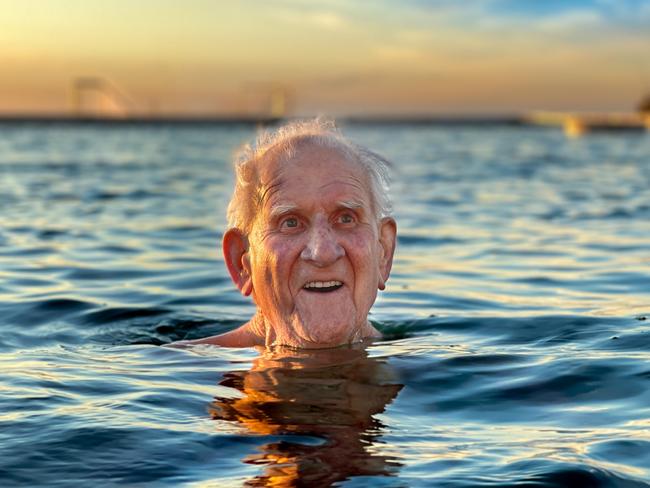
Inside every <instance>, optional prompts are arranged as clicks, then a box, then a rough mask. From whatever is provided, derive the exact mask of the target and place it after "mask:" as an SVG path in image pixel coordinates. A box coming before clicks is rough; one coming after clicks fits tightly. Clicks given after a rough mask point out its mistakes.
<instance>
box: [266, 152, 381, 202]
mask: <svg viewBox="0 0 650 488" xmlns="http://www.w3.org/2000/svg"><path fill="white" fill-rule="evenodd" d="M311 149H312V148H309V150H307V149H305V150H303V151H301V152H300V153H298V154H296V155H294V157H292V158H287V159H280V158H277V159H275V160H274V161H270V162H268V163H267V164H266V165H265V167H264V171H262V174H261V178H260V188H259V194H260V197H261V198H260V200H261V201H260V203H262V204H263V205H265V206H266V205H268V204H272V203H275V202H277V201H278V200H283V199H285V197H287V196H288V195H287V194H291V193H299V194H300V193H302V190H303V189H304V190H306V188H304V187H303V186H302V185H298V184H297V182H302V183H303V184H304V185H308V186H309V187H310V188H311V189H316V190H318V191H319V192H324V193H327V192H328V191H329V190H332V191H334V192H342V193H345V194H347V195H348V197H347V198H346V200H355V201H358V202H362V201H363V200H366V199H367V198H368V197H369V192H370V188H369V181H368V176H367V175H366V174H365V173H364V172H363V171H362V168H361V167H360V165H359V164H358V163H356V162H354V161H350V158H349V157H348V156H347V155H346V154H344V153H342V152H341V151H339V150H336V149H330V148H320V147H316V148H314V149H313V150H311ZM311 178H314V179H315V181H314V180H311Z"/></svg>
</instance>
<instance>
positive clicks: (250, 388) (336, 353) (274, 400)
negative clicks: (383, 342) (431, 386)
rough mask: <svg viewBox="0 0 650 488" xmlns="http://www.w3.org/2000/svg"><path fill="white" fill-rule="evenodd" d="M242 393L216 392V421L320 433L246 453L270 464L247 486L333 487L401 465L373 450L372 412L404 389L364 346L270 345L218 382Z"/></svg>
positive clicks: (251, 460)
mask: <svg viewBox="0 0 650 488" xmlns="http://www.w3.org/2000/svg"><path fill="white" fill-rule="evenodd" d="M220 384H221V385H222V386H228V387H231V388H235V389H236V390H238V391H239V392H241V393H243V396H240V395H238V397H237V398H231V397H228V398H225V397H224V398H221V397H216V398H215V399H214V402H213V403H212V404H211V408H210V412H211V415H212V418H213V419H218V420H226V421H229V422H237V423H239V424H241V425H243V426H245V427H246V428H247V429H248V430H249V431H251V432H252V433H255V434H264V435H291V434H295V435H304V436H310V437H312V438H314V437H316V438H320V439H321V441H320V442H310V443H308V444H305V443H304V442H305V439H304V438H302V439H298V438H297V439H296V441H295V442H293V441H291V438H288V439H286V438H285V439H282V440H279V441H278V440H276V441H274V442H270V443H268V444H265V445H264V446H262V447H261V448H260V450H261V452H260V453H259V454H256V455H253V456H249V457H247V458H245V459H243V462H245V463H248V464H256V465H264V466H266V469H265V471H264V473H263V474H261V475H259V476H257V477H255V478H254V479H252V480H249V481H248V482H247V485H248V486H330V485H331V484H332V483H335V482H337V481H341V480H344V479H347V478H349V477H351V476H391V475H393V474H394V473H395V471H396V470H397V468H398V466H399V463H397V462H396V460H395V459H394V458H391V457H389V456H385V455H381V454H379V453H377V452H373V450H372V446H373V444H374V443H375V442H376V440H377V438H378V437H379V435H380V433H381V429H382V427H383V426H382V424H381V422H380V421H379V420H378V419H376V418H374V417H373V416H374V415H376V414H379V413H381V412H383V411H384V409H385V408H386V405H388V404H389V403H390V402H391V401H392V400H393V399H394V398H395V397H396V396H397V394H398V392H399V391H400V390H401V389H402V386H403V385H401V384H399V383H398V382H397V379H396V377H395V374H394V372H393V371H392V369H391V368H390V367H389V366H388V365H387V364H386V363H385V362H383V361H382V360H381V359H375V358H369V357H368V354H367V352H366V350H365V348H364V347H362V346H353V347H349V348H338V349H328V350H318V351H296V350H288V349H279V348H276V349H273V350H267V351H265V352H263V353H262V355H261V356H260V357H259V358H257V359H256V360H255V361H254V362H253V366H252V368H251V369H250V370H249V371H232V372H230V373H227V374H226V375H225V376H224V378H223V380H222V381H221V382H220Z"/></svg>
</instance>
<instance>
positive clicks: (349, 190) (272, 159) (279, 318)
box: [223, 122, 396, 347]
mask: <svg viewBox="0 0 650 488" xmlns="http://www.w3.org/2000/svg"><path fill="white" fill-rule="evenodd" d="M236 170H237V183H236V187H235V193H234V195H233V199H232V201H231V202H230V205H229V207H228V218H229V224H230V229H229V230H228V231H227V232H226V234H225V235H224V241H223V249H224V258H225V260H226V264H227V266H228V270H229V272H230V274H231V276H232V278H233V281H234V282H235V283H236V284H237V286H238V287H239V289H240V290H241V291H242V293H244V294H245V295H252V297H253V299H254V301H255V304H256V305H257V314H256V316H255V318H254V319H253V320H252V321H251V324H252V325H253V326H254V327H256V331H257V333H258V334H264V337H265V342H266V344H267V345H271V344H283V345H289V346H296V347H328V346H336V345H340V344H345V343H349V342H353V341H355V340H359V339H361V338H363V337H367V336H368V335H372V332H373V331H374V329H373V328H372V327H371V326H370V325H369V324H368V322H367V315H368V311H369V310H370V307H371V306H372V304H373V303H374V300H375V298H376V295H377V289H383V288H384V286H385V282H386V280H387V279H388V275H389V273H390V269H391V265H392V258H393V252H394V247H395V235H396V226H395V221H394V220H393V219H392V217H391V216H390V208H391V207H390V200H389V199H388V193H387V190H388V178H387V170H388V168H387V162H386V161H385V160H384V159H382V158H381V157H379V156H377V155H375V154H374V153H372V152H370V151H368V150H366V149H363V148H361V147H359V146H356V145H354V144H352V143H350V142H349V141H347V140H346V139H344V138H343V136H341V135H340V134H339V133H338V132H337V131H336V130H335V129H334V127H333V126H332V125H331V124H321V123H319V122H311V123H302V124H293V125H289V126H287V127H285V128H283V129H280V130H279V131H277V132H275V133H274V134H271V135H265V136H263V137H262V138H261V139H260V140H258V143H257V145H256V146H255V147H254V148H250V147H248V148H246V149H245V150H244V152H243V156H242V157H240V158H239V160H238V162H237V168H236Z"/></svg>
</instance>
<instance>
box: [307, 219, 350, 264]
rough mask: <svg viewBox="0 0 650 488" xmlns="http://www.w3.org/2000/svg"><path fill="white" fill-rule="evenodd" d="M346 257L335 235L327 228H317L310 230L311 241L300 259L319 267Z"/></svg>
mask: <svg viewBox="0 0 650 488" xmlns="http://www.w3.org/2000/svg"><path fill="white" fill-rule="evenodd" d="M344 255H345V249H343V247H342V246H341V244H340V243H339V242H338V240H337V238H336V235H335V233H334V232H333V231H332V229H330V228H329V227H326V226H315V227H314V228H312V229H311V230H310V233H309V240H308V241H307V244H306V245H305V248H304V249H303V250H302V252H301V253H300V257H301V258H302V259H304V260H305V261H309V262H310V263H312V264H314V265H315V266H318V267H325V266H329V265H330V264H334V263H335V262H336V261H337V260H338V259H339V258H341V257H343V256H344Z"/></svg>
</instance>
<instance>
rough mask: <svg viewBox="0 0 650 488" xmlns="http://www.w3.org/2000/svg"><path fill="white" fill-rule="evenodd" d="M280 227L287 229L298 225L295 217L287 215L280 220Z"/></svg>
mask: <svg viewBox="0 0 650 488" xmlns="http://www.w3.org/2000/svg"><path fill="white" fill-rule="evenodd" d="M282 227H287V228H289V229H295V228H296V227H298V219H297V218H295V217H289V218H288V219H284V220H283V221H282Z"/></svg>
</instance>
